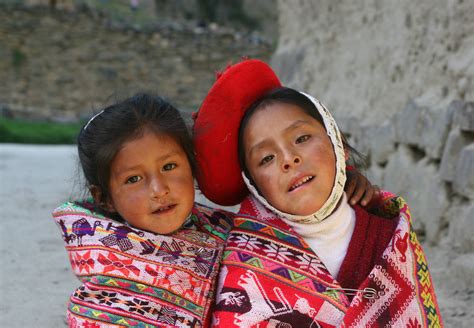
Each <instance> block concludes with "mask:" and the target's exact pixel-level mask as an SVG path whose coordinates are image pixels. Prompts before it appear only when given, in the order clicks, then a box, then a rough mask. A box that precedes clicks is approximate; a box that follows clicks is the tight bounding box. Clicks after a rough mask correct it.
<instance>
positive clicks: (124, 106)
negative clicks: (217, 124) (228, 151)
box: [77, 93, 196, 207]
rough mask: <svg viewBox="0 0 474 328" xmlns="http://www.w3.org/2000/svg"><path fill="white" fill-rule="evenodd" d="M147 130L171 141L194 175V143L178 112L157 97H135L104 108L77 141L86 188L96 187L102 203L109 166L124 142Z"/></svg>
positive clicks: (108, 194) (105, 192)
mask: <svg viewBox="0 0 474 328" xmlns="http://www.w3.org/2000/svg"><path fill="white" fill-rule="evenodd" d="M147 130H148V131H152V132H154V133H157V134H162V135H167V136H169V137H171V138H173V139H174V140H175V141H176V142H177V143H178V144H179V145H180V146H181V147H182V149H183V150H184V152H185V153H186V156H187V158H188V160H189V163H190V166H191V170H192V173H193V176H195V173H196V160H195V156H194V149H193V143H192V139H191V136H190V134H189V130H188V128H187V126H186V124H185V122H184V120H183V118H182V116H181V114H180V113H179V111H178V110H177V109H176V108H175V107H173V106H172V105H171V104H170V103H168V102H167V101H165V100H164V99H162V98H160V97H157V96H152V95H149V94H145V93H140V94H136V95H135V96H133V97H130V98H127V99H125V100H124V101H121V102H118V103H116V104H114V105H111V106H108V107H106V108H105V109H104V110H103V111H102V112H101V113H100V114H98V115H97V116H96V117H95V118H93V119H92V120H91V121H89V122H88V124H86V125H85V126H84V127H83V128H82V129H81V131H80V133H79V136H78V138H77V146H78V151H79V161H80V163H81V167H82V171H83V172H84V177H85V179H86V185H87V188H89V189H90V188H91V187H93V186H94V187H97V188H99V190H100V194H101V199H100V202H101V203H102V202H106V201H107V200H108V199H109V196H110V191H109V178H110V167H111V164H112V161H113V159H114V158H115V156H116V155H117V153H118V151H119V150H120V148H121V147H122V145H123V144H124V143H125V142H127V141H129V140H132V139H134V138H137V137H139V136H140V135H141V134H143V133H144V132H145V131H147ZM96 205H98V206H99V207H101V204H96Z"/></svg>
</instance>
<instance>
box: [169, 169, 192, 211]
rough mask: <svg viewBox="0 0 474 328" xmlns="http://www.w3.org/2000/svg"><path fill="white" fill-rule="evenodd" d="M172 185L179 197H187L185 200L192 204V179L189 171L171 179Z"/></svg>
mask: <svg viewBox="0 0 474 328" xmlns="http://www.w3.org/2000/svg"><path fill="white" fill-rule="evenodd" d="M173 185H174V186H175V187H176V192H178V193H179V194H181V197H187V198H188V199H187V200H189V201H191V202H193V203H194V178H193V176H192V174H191V171H189V172H185V173H184V174H180V175H176V176H175V177H174V179H173Z"/></svg>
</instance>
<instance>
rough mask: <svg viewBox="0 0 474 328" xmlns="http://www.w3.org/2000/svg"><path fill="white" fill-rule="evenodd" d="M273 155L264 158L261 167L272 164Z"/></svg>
mask: <svg viewBox="0 0 474 328" xmlns="http://www.w3.org/2000/svg"><path fill="white" fill-rule="evenodd" d="M273 157H274V156H273V155H268V156H265V157H264V158H262V160H261V161H260V163H259V165H265V164H267V163H268V162H270V161H271V160H272V159H273Z"/></svg>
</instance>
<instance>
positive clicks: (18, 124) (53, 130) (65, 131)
mask: <svg viewBox="0 0 474 328" xmlns="http://www.w3.org/2000/svg"><path fill="white" fill-rule="evenodd" d="M81 127H82V123H51V122H28V121H23V120H12V119H7V118H0V142H9V143H29V144H74V143H75V142H76V137H77V134H78V133H79V130H80V128H81Z"/></svg>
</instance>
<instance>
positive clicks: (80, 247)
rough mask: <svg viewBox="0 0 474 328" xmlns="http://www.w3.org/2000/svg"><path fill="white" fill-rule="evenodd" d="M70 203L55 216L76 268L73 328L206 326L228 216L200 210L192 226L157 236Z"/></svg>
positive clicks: (70, 314)
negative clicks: (77, 279) (77, 284)
mask: <svg viewBox="0 0 474 328" xmlns="http://www.w3.org/2000/svg"><path fill="white" fill-rule="evenodd" d="M86 205H87V204H82V206H81V205H80V204H78V203H72V202H69V203H66V204H64V205H63V206H60V207H59V208H57V209H56V210H55V211H54V212H53V218H54V220H55V222H56V223H57V224H58V226H59V227H60V228H61V232H62V237H63V240H64V242H65V247H66V250H67V252H68V255H69V259H70V262H71V266H72V270H73V272H74V273H75V274H76V276H77V277H78V278H79V279H80V280H81V281H82V285H81V286H80V287H79V288H77V289H76V290H75V291H74V293H73V294H72V296H71V297H70V301H69V306H68V322H69V326H70V327H124V326H125V327H128V326H132V327H157V326H158V327H161V326H178V327H202V326H206V325H208V324H209V310H210V306H211V304H212V303H213V300H214V295H215V284H216V278H217V273H218V268H219V263H220V259H221V258H222V250H223V246H224V241H225V238H226V236H227V233H228V232H229V229H230V226H231V223H232V216H231V215H230V213H227V212H223V211H215V210H212V209H210V208H207V207H204V206H201V205H197V204H196V205H195V206H194V208H193V210H192V215H191V217H190V220H189V221H190V222H188V224H187V225H186V226H187V228H182V229H180V230H179V231H177V232H176V233H173V234H172V235H158V234H154V233H150V232H147V231H143V230H139V229H136V228H132V227H130V226H129V225H126V224H124V223H120V222H118V221H115V220H111V219H109V218H106V217H104V216H102V215H100V214H98V213H97V212H94V211H91V210H90V209H88V208H87V206H86Z"/></svg>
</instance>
